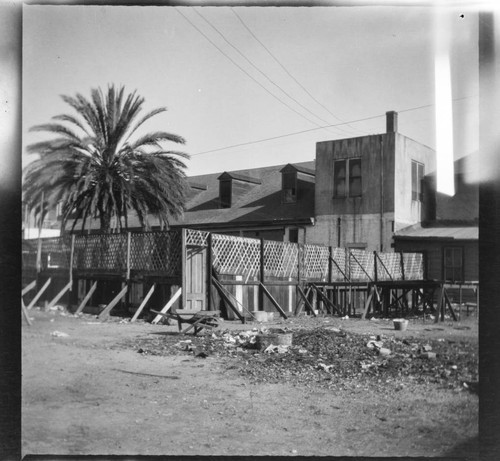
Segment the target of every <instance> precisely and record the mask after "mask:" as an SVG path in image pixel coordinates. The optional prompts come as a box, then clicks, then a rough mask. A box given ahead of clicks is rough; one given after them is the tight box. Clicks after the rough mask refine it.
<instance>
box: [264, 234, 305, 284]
mask: <svg viewBox="0 0 500 461" xmlns="http://www.w3.org/2000/svg"><path fill="white" fill-rule="evenodd" d="M298 250H299V249H298V245H297V244H295V243H289V242H275V241H268V240H264V275H265V276H270V277H279V278H284V279H289V278H297V275H298V255H299V251H298Z"/></svg>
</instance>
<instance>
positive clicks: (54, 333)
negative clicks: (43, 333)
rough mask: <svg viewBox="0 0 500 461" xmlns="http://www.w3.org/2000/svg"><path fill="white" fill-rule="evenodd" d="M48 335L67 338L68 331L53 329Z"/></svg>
mask: <svg viewBox="0 0 500 461" xmlns="http://www.w3.org/2000/svg"><path fill="white" fill-rule="evenodd" d="M50 336H54V337H56V338H68V337H69V335H68V333H63V332H62V331H57V330H56V331H53V332H52V333H51V334H50Z"/></svg>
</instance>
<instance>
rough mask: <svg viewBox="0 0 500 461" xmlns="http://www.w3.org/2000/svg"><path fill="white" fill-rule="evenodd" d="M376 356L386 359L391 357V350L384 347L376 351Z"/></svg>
mask: <svg viewBox="0 0 500 461" xmlns="http://www.w3.org/2000/svg"><path fill="white" fill-rule="evenodd" d="M378 354H379V355H382V356H383V357H386V356H388V355H391V350H390V349H387V348H386V347H381V348H380V349H379V350H378Z"/></svg>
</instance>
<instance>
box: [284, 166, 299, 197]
mask: <svg viewBox="0 0 500 461" xmlns="http://www.w3.org/2000/svg"><path fill="white" fill-rule="evenodd" d="M281 183H282V200H283V203H295V202H296V201H297V172H295V171H289V172H283V173H281Z"/></svg>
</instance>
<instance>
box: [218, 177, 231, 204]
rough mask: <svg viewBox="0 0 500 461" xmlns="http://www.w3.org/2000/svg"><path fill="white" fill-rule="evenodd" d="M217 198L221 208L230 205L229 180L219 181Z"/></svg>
mask: <svg viewBox="0 0 500 461" xmlns="http://www.w3.org/2000/svg"><path fill="white" fill-rule="evenodd" d="M219 194H220V195H219V198H220V206H221V208H230V207H231V181H230V180H229V181H219Z"/></svg>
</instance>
